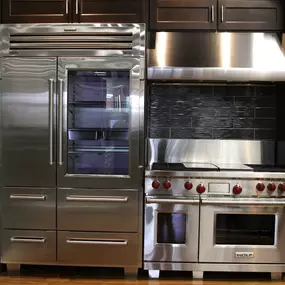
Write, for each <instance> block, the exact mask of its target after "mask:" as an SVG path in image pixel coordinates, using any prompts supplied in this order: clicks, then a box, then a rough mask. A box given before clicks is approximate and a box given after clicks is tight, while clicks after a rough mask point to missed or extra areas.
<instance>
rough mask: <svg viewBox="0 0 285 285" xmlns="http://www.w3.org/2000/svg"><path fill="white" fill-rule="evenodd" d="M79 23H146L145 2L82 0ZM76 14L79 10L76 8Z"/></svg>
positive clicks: (130, 0) (135, 0)
mask: <svg viewBox="0 0 285 285" xmlns="http://www.w3.org/2000/svg"><path fill="white" fill-rule="evenodd" d="M79 3H80V5H79V9H78V13H79V19H76V21H79V22H100V23H139V22H144V1H143V0H119V1H116V0H81V1H80V2H79ZM75 10H76V11H75V14H77V9H76V7H75Z"/></svg>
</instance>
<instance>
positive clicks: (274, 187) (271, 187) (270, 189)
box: [267, 183, 276, 192]
mask: <svg viewBox="0 0 285 285" xmlns="http://www.w3.org/2000/svg"><path fill="white" fill-rule="evenodd" d="M275 189H276V185H275V184H274V183H269V184H268V185H267V190H268V191H270V192H273V191H275Z"/></svg>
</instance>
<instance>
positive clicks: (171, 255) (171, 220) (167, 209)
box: [144, 196, 199, 262]
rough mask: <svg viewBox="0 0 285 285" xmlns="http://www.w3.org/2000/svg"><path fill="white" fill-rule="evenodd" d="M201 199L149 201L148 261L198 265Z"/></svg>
mask: <svg viewBox="0 0 285 285" xmlns="http://www.w3.org/2000/svg"><path fill="white" fill-rule="evenodd" d="M198 234H199V198H198V197H197V198H195V197H191V198H189V197H188V198H187V197H179V198H178V197H176V198H175V197H173V196H172V197H170V196H169V197H167V196H164V197H154V196H148V197H147V198H146V208H145V240H144V259H145V261H152V262H197V261H198Z"/></svg>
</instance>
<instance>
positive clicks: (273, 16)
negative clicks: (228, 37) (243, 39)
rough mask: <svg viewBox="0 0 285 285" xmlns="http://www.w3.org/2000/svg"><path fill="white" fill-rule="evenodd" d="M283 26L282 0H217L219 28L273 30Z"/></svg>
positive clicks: (281, 28)
mask: <svg viewBox="0 0 285 285" xmlns="http://www.w3.org/2000/svg"><path fill="white" fill-rule="evenodd" d="M283 28H284V4H283V0H219V24H218V29H219V30H227V31H230V30H231V31H237V30H240V31H243V30H244V31H249V30H252V31H274V30H283Z"/></svg>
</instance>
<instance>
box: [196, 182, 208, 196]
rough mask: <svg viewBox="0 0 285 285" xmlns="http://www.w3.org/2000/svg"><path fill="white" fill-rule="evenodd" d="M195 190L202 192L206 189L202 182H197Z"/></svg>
mask: <svg viewBox="0 0 285 285" xmlns="http://www.w3.org/2000/svg"><path fill="white" fill-rule="evenodd" d="M196 191H197V192H198V193H199V194H202V193H204V192H205V191H206V187H205V186H204V185H203V184H199V185H198V186H197V188H196Z"/></svg>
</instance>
